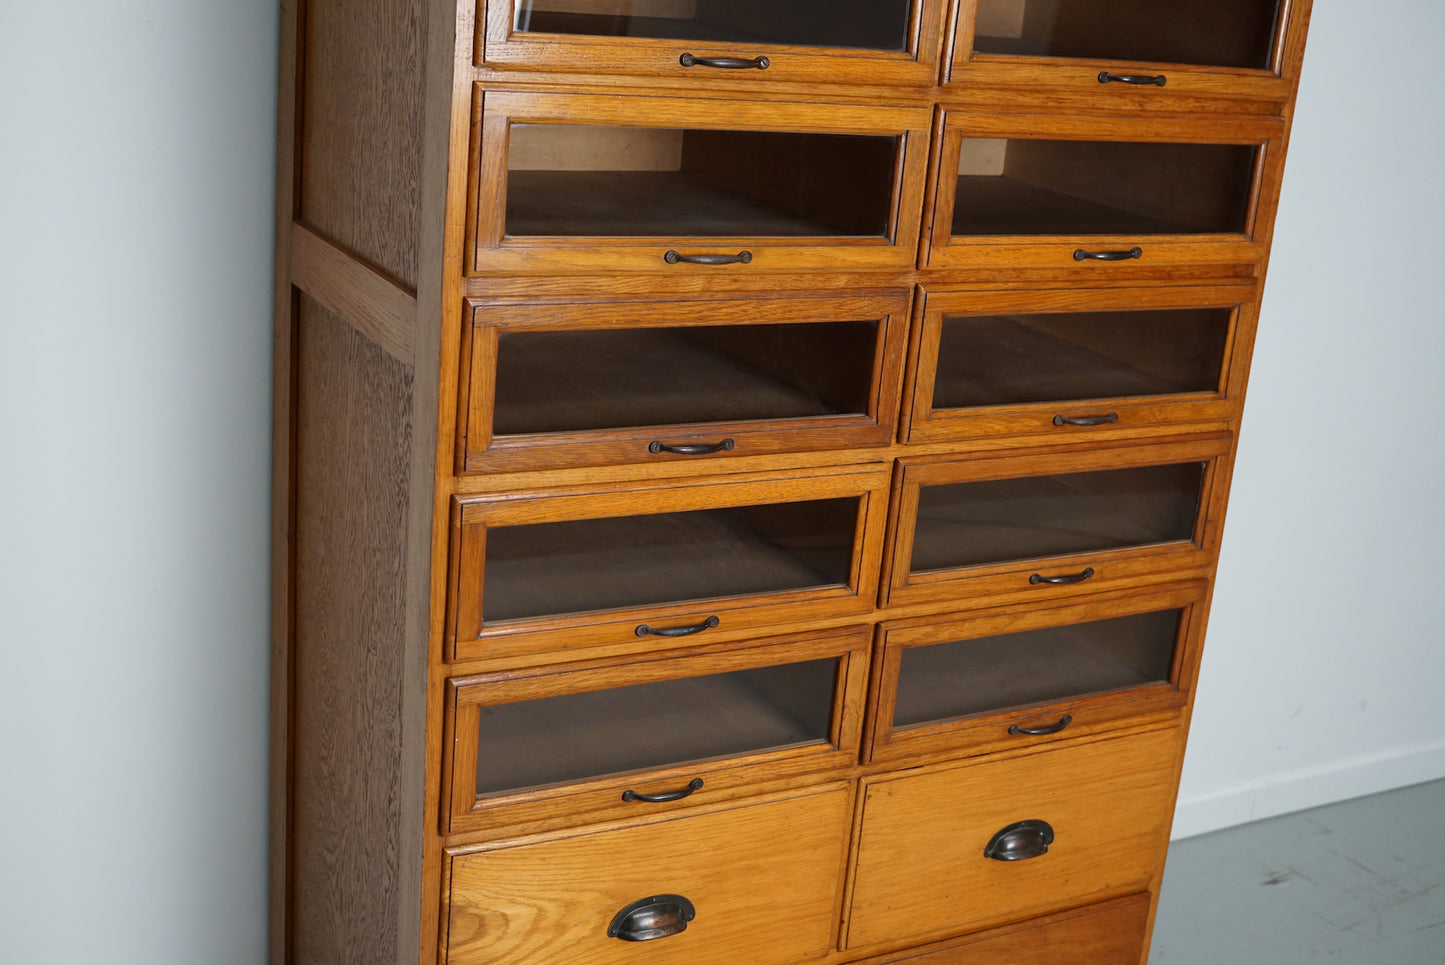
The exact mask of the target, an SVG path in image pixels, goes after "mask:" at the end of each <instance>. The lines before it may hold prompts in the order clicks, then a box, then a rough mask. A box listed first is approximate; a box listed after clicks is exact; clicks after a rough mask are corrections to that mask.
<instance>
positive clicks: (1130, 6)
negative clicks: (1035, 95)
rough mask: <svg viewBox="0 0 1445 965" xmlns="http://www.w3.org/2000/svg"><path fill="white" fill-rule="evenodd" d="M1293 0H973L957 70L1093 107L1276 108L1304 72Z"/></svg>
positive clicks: (1298, 7) (952, 68) (1297, 6)
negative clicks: (1044, 89)
mask: <svg viewBox="0 0 1445 965" xmlns="http://www.w3.org/2000/svg"><path fill="white" fill-rule="evenodd" d="M1304 6H1305V5H1304V4H1301V3H1288V2H1287V0H1218V2H1213V3H1203V4H1202V3H1198V2H1196V0H962V3H960V4H959V13H958V24H957V28H956V35H955V42H954V46H953V61H952V63H951V64H950V65H949V69H948V71H947V78H946V81H947V83H948V84H949V85H957V86H958V87H960V88H962V87H965V86H967V85H976V86H977V85H992V86H1003V87H1030V88H1034V89H1037V88H1040V87H1048V88H1059V89H1061V92H1062V91H1067V92H1068V93H1069V94H1070V95H1071V96H1073V97H1075V98H1078V99H1079V100H1081V101H1084V102H1086V103H1088V105H1089V107H1090V108H1091V109H1095V110H1097V109H1105V110H1110V109H1112V110H1120V111H1131V112H1132V111H1139V110H1148V109H1158V110H1172V111H1174V112H1176V113H1185V112H1191V113H1194V112H1200V111H1209V110H1215V111H1223V110H1229V111H1234V112H1237V113H1255V114H1274V113H1277V112H1278V111H1279V110H1280V109H1281V108H1282V106H1283V103H1284V101H1286V100H1287V99H1288V98H1289V96H1290V94H1291V92H1292V90H1293V88H1294V84H1295V82H1296V80H1297V78H1298V75H1299V66H1300V58H1301V55H1302V53H1303V43H1302V40H1303V34H1304V21H1305V19H1306V18H1307V11H1305V10H1303V9H1302V8H1303V7H1304Z"/></svg>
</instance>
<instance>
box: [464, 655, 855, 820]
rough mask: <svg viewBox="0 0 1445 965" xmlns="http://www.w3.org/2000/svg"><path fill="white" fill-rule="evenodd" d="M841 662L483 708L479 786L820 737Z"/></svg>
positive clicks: (569, 776)
mask: <svg viewBox="0 0 1445 965" xmlns="http://www.w3.org/2000/svg"><path fill="white" fill-rule="evenodd" d="M837 669H838V661H837V660H836V659H829V660H811V661H808V662H806V663H795V664H785V665H783V666H780V667H760V668H757V669H753V670H740V671H737V672H734V673H726V674H714V675H712V676H708V677H691V678H687V679H683V680H666V681H662V682H659V683H650V684H638V685H636V686H632V687H618V688H615V689H613V690H599V691H593V692H591V693H581V694H569V695H566V696H561V697H545V698H542V699H540V700H529V701H525V702H522V703H516V704H499V705H495V706H484V707H482V708H481V726H480V732H479V735H478V736H479V738H480V741H479V743H478V745H477V746H478V752H477V794H479V795H481V794H488V793H494V792H497V791H506V790H516V789H520V788H526V787H536V786H538V785H542V784H556V783H561V782H563V781H578V780H583V779H586V778H591V777H601V776H604V775H607V774H617V773H621V772H624V771H633V770H639V769H642V768H658V767H666V766H669V765H673V764H682V763H686V762H688V761H697V760H703V759H706V758H712V757H731V756H735V755H739V754H748V753H756V752H758V751H764V750H773V749H776V748H781V747H787V746H790V745H797V744H804V743H814V742H825V741H827V740H828V734H829V723H830V722H831V720H832V709H833V688H834V682H835V680H836V678H837Z"/></svg>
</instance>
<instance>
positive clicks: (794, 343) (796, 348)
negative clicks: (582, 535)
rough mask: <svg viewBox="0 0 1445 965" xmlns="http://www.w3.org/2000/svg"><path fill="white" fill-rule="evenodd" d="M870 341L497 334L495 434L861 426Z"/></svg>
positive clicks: (792, 332)
mask: <svg viewBox="0 0 1445 965" xmlns="http://www.w3.org/2000/svg"><path fill="white" fill-rule="evenodd" d="M877 342H878V323H877V322H876V321H858V322H828V323H818V324H781V325H728V326H722V325H718V326H687V327H675V328H648V329H633V330H626V331H604V330H592V331H550V332H549V331H528V332H503V333H501V335H500V337H499V343H498V349H497V374H496V402H495V408H494V415H493V432H494V433H496V434H498V435H508V434H526V433H547V432H575V431H582V430H601V429H620V428H628V427H645V426H667V425H684V424H691V423H707V422H733V421H745V420H762V419H802V418H812V417H818V416H831V415H859V416H866V415H867V414H868V412H869V402H870V394H871V388H872V382H873V368H874V356H875V353H876V351H877ZM823 355H826V357H827V358H828V360H829V361H828V363H827V364H819V362H818V359H819V358H820V357H821V356H823Z"/></svg>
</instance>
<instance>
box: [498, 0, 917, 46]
mask: <svg viewBox="0 0 1445 965" xmlns="http://www.w3.org/2000/svg"><path fill="white" fill-rule="evenodd" d="M514 3H515V6H514V7H513V10H514V17H513V26H512V29H513V30H516V31H518V32H519V33H553V34H581V35H589V36H594V37H649V38H652V39H656V40H691V41H698V42H704V43H717V44H788V45H792V46H799V47H855V48H860V49H863V50H886V51H903V50H906V49H907V47H908V25H909V18H910V15H911V13H912V0H514ZM697 53H698V54H699V55H700V56H701V55H703V54H705V53H711V52H710V51H697Z"/></svg>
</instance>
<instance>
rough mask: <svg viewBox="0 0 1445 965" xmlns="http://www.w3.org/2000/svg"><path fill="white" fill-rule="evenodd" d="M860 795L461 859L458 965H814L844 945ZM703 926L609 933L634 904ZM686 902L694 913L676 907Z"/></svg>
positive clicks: (827, 794)
mask: <svg viewBox="0 0 1445 965" xmlns="http://www.w3.org/2000/svg"><path fill="white" fill-rule="evenodd" d="M849 800H850V794H849V793H848V790H847V786H846V785H832V786H828V787H824V788H820V789H818V790H815V791H811V792H807V793H803V794H798V795H796V796H792V797H780V798H774V799H769V800H763V801H760V802H758V803H755V804H749V805H745V806H742V807H734V808H730V809H727V810H719V811H715V812H712V813H707V814H700V815H691V816H688V817H681V818H675V819H672V820H665V821H658V822H652V823H648V824H642V825H635V826H630V827H620V828H619V827H613V828H609V829H603V830H596V831H587V832H581V833H572V834H568V835H554V836H550V837H547V838H541V839H530V840H523V841H518V842H508V843H504V844H499V845H494V846H488V847H486V848H482V849H476V850H468V851H461V852H453V853H451V854H450V855H449V856H448V863H449V866H450V884H449V887H450V902H449V904H448V914H447V937H446V947H447V956H446V961H447V962H448V963H450V965H483V963H485V965H580V963H586V965H630V963H635V962H647V963H649V965H737V963H739V962H747V963H748V965H800V963H804V962H808V961H811V960H813V959H815V958H821V957H823V956H824V955H826V954H827V952H828V949H829V947H830V946H831V944H832V936H833V929H834V923H835V920H836V900H837V893H838V879H839V876H840V873H841V871H842V868H843V864H844V857H845V852H846V849H847V832H848V812H849V806H848V805H849ZM661 895H671V896H680V897H681V898H684V899H686V900H687V902H689V903H690V905H691V907H692V909H693V910H694V912H695V917H693V919H692V920H691V921H689V922H687V923H686V929H685V930H683V931H681V932H678V933H676V934H671V935H668V936H666V937H661V938H656V939H653V940H649V941H643V942H637V941H623V940H621V939H620V938H615V937H609V936H608V930H609V925H611V924H612V923H613V921H614V919H615V917H616V916H618V914H619V912H621V911H622V910H623V909H625V908H627V907H628V906H629V905H631V904H632V903H634V902H637V901H640V900H643V899H647V898H651V897H655V896H661ZM674 907H681V906H680V905H675V906H674Z"/></svg>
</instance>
